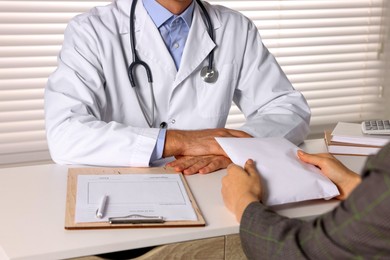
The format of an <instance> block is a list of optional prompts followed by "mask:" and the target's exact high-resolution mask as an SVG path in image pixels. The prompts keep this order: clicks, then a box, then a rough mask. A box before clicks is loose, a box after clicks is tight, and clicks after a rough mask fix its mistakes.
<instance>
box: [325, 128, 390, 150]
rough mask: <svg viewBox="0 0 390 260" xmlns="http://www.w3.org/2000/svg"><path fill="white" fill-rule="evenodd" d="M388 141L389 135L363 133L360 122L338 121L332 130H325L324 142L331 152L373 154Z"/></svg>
mask: <svg viewBox="0 0 390 260" xmlns="http://www.w3.org/2000/svg"><path fill="white" fill-rule="evenodd" d="M388 142H390V136H385V135H366V134H363V133H362V130H361V124H356V123H345V122H338V123H337V125H336V127H335V128H334V129H333V131H325V143H326V146H327V148H328V152H329V153H332V154H346V155H370V154H375V153H377V152H378V151H379V150H380V149H381V148H382V147H383V146H384V145H386V144H387V143H388Z"/></svg>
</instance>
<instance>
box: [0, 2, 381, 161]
mask: <svg viewBox="0 0 390 260" xmlns="http://www.w3.org/2000/svg"><path fill="white" fill-rule="evenodd" d="M385 1H386V0H354V1H351V0H315V1H313V0H300V1H295V0H284V1H283V0H279V1H277V0H273V1H228V0H227V1H218V0H214V1H209V2H210V3H212V4H220V5H225V6H227V7H230V8H233V9H236V10H238V11H240V12H242V13H243V14H244V15H246V16H248V17H249V18H250V19H252V20H253V21H254V23H255V24H256V25H257V27H258V29H259V31H260V33H261V35H262V38H263V41H264V44H265V45H266V46H267V47H268V48H269V50H270V51H271V53H273V54H274V56H275V57H276V59H277V60H278V62H279V63H280V65H281V66H282V68H283V70H284V71H285V72H286V74H287V76H288V77H289V79H290V80H291V82H292V83H293V85H294V87H295V88H296V89H298V90H300V91H301V92H302V93H303V94H304V95H305V97H306V98H307V100H308V103H309V105H310V107H311V109H312V121H311V127H312V129H313V131H322V130H323V128H324V127H325V126H327V125H329V124H332V123H335V122H337V121H342V120H344V121H360V120H362V119H367V118H378V117H381V115H382V113H383V109H384V106H383V98H382V93H383V77H384V75H383V73H384V66H383V60H382V57H381V55H382V46H383V44H384V43H383V41H384V39H385V37H384V33H385V31H386V28H384V27H385V25H384V22H383V21H384V17H385V15H386V14H387V13H386V12H385ZM109 2H110V1H99V0H96V1H85V0H79V1H64V0H63V1H60V0H50V1H49V0H47V1H28V0H25V1H19V0H10V1H1V0H0V165H4V164H14V163H22V162H34V161H44V160H49V159H50V156H49V153H48V149H47V144H46V138H45V130H44V111H43V92H44V87H45V84H46V81H47V77H48V75H49V74H50V73H51V72H52V71H54V70H55V68H56V59H57V55H58V52H59V50H60V48H61V44H62V40H63V32H64V29H65V27H66V24H67V23H68V21H69V20H70V19H71V18H72V17H73V16H75V15H77V14H78V13H82V12H85V11H87V10H89V9H90V8H91V7H93V6H97V5H106V4H108V3H109ZM243 122H244V117H243V115H242V114H241V113H240V111H239V110H238V109H237V107H235V106H233V107H232V109H231V113H230V116H229V119H228V123H227V127H230V128H235V127H239V126H240V125H241V124H242V123H243Z"/></svg>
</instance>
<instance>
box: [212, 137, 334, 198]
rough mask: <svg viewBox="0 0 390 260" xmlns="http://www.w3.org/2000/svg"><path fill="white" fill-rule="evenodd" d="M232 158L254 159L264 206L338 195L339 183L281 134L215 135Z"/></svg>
mask: <svg viewBox="0 0 390 260" xmlns="http://www.w3.org/2000/svg"><path fill="white" fill-rule="evenodd" d="M216 140H217V142H218V143H219V144H220V145H221V147H222V148H223V149H224V151H225V152H226V154H227V155H228V156H229V157H230V159H231V160H232V161H233V162H234V163H235V164H238V165H240V166H242V167H243V166H244V165H245V162H246V161H247V159H253V160H254V161H255V164H256V167H257V170H258V171H259V173H260V176H261V179H262V188H263V198H262V201H263V203H264V204H265V205H268V206H272V205H279V204H285V203H291V202H298V201H305V200H312V199H330V198H333V197H335V196H337V195H339V194H340V193H339V191H338V189H337V187H336V185H335V184H334V183H333V182H332V181H330V180H329V179H328V178H327V177H326V176H324V175H323V174H322V173H321V171H320V170H319V169H318V168H317V167H315V166H313V165H310V164H307V163H304V162H302V161H301V160H299V158H298V157H297V151H298V149H299V148H298V147H297V146H295V145H294V144H293V143H291V142H289V141H288V140H286V139H284V138H280V137H270V138H216Z"/></svg>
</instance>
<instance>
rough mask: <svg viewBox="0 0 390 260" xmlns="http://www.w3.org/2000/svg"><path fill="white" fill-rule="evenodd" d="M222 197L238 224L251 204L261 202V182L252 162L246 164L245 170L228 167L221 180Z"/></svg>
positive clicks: (233, 165)
mask: <svg viewBox="0 0 390 260" xmlns="http://www.w3.org/2000/svg"><path fill="white" fill-rule="evenodd" d="M222 197H223V200H224V203H225V205H226V207H227V208H228V209H229V210H230V211H231V212H233V213H234V214H235V215H236V219H237V221H238V222H240V221H241V217H242V214H243V213H244V210H245V209H246V207H247V206H248V205H249V204H250V203H251V202H254V201H261V180H260V175H259V174H258V172H257V170H256V167H255V164H254V162H253V160H251V159H249V160H248V161H247V162H246V164H245V169H243V168H241V167H240V166H238V165H235V164H230V165H229V166H228V168H227V175H226V176H225V177H223V179H222Z"/></svg>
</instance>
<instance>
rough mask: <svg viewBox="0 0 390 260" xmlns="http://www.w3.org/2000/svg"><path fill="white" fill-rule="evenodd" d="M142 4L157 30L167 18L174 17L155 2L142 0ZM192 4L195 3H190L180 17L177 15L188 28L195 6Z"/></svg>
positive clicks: (154, 0) (153, 0)
mask: <svg viewBox="0 0 390 260" xmlns="http://www.w3.org/2000/svg"><path fill="white" fill-rule="evenodd" d="M142 2H143V4H144V7H145V9H146V11H147V12H148V14H149V16H150V17H151V18H152V20H153V22H154V24H155V25H156V26H157V28H160V26H161V25H163V24H164V23H165V22H166V21H167V20H168V19H169V18H171V17H172V16H175V15H174V14H172V13H171V12H170V11H168V10H167V9H165V7H163V6H162V5H160V4H159V3H158V2H157V1H156V0H143V1H142ZM194 2H195V1H192V3H191V4H190V5H189V6H188V8H187V9H186V10H184V12H182V13H181V14H180V15H178V16H180V17H181V18H183V20H184V21H185V22H186V24H187V26H188V27H191V23H192V14H193V12H194V5H195V4H194Z"/></svg>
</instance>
